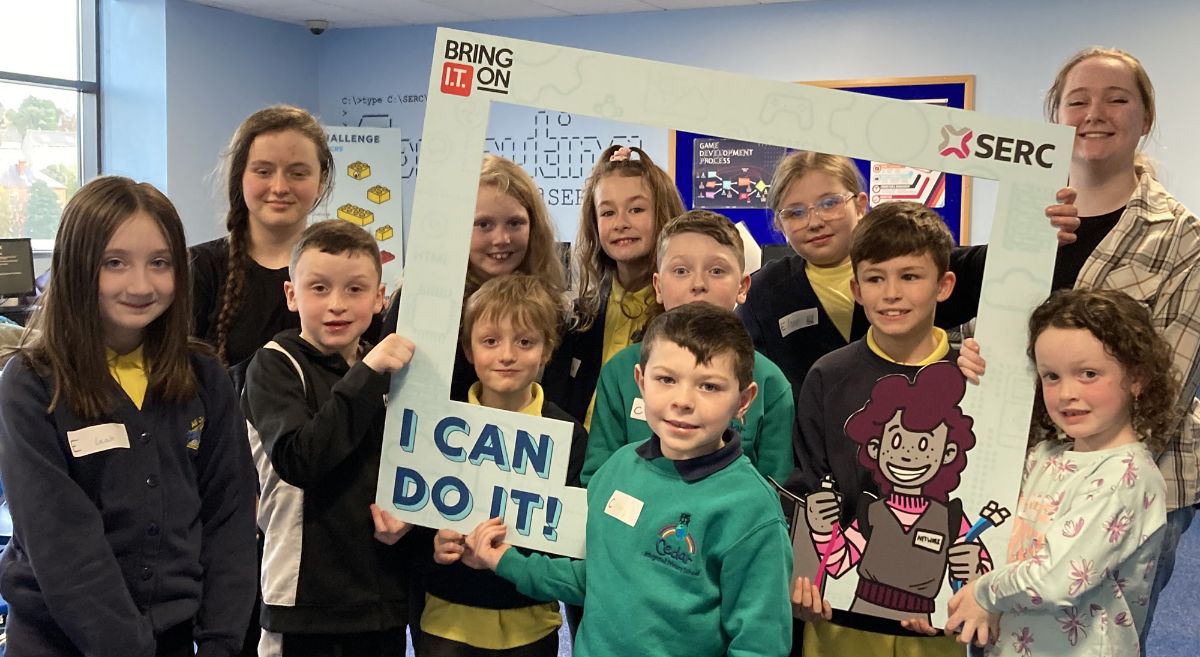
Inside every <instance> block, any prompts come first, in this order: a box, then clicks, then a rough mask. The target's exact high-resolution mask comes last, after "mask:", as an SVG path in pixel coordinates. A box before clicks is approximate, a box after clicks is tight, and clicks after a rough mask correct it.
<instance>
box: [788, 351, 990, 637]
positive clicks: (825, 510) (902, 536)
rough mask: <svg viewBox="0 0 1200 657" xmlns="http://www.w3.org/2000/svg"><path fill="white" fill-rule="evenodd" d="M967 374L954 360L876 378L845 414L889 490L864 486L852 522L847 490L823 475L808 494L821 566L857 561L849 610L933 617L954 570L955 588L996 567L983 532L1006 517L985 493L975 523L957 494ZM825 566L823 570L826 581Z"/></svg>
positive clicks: (831, 568) (964, 447) (850, 565)
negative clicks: (844, 523) (846, 516)
mask: <svg viewBox="0 0 1200 657" xmlns="http://www.w3.org/2000/svg"><path fill="white" fill-rule="evenodd" d="M965 392H966V382H965V380H964V379H963V376H962V374H961V373H960V372H959V371H958V368H957V367H956V366H955V365H953V364H952V363H948V362H938V363H934V364H932V365H928V366H926V367H924V368H922V369H921V370H920V371H919V372H918V373H917V376H916V378H915V379H914V380H912V381H910V380H909V379H908V377H907V376H905V375H903V374H893V375H889V376H886V377H883V378H882V379H879V380H878V381H877V382H876V383H875V385H874V387H873V388H872V390H871V398H870V400H869V401H868V402H867V404H866V405H865V406H863V408H862V409H860V410H858V411H857V412H855V413H854V415H852V416H850V418H849V419H848V420H847V421H846V426H845V433H846V436H847V437H848V438H850V439H851V440H853V441H854V442H856V443H858V444H859V446H860V447H859V449H858V460H859V463H860V464H861V465H862V466H863V467H865V468H866V469H867V471H868V472H870V474H871V476H872V478H873V479H874V480H875V483H876V484H877V485H878V486H879V490H880V492H881V493H882V497H881V498H878V499H876V498H875V497H874V496H871V495H864V496H863V498H862V499H860V500H858V501H857V514H856V518H855V520H854V521H853V522H852V523H851V524H850V526H849V527H839V523H838V519H839V516H840V515H841V509H840V506H841V500H840V496H839V495H838V494H837V493H836V492H835V491H834V488H833V482H832V480H831V479H829V478H826V481H824V482H822V487H821V489H820V490H818V491H815V492H813V493H810V494H809V495H808V496H807V497H806V498H805V506H806V511H805V515H806V518H807V520H808V523H809V529H810V531H811V533H812V540H813V543H814V545H815V547H816V550H817V553H818V554H820V555H821V569H822V570H823V571H824V572H827V573H828V574H829V576H830V577H835V578H838V577H841V576H842V575H844V574H846V573H847V572H850V571H851V570H852V569H854V568H855V566H857V570H858V585H857V588H856V590H855V595H854V602H853V603H852V605H851V607H850V611H853V612H857V613H862V614H868V615H871V616H881V617H884V618H891V619H894V620H905V619H910V618H923V619H924V620H925V621H926V622H931V621H930V617H931V614H932V612H933V611H934V608H935V605H934V600H935V599H936V597H937V595H938V592H939V591H940V590H941V587H942V584H943V582H944V581H946V579H947V574H948V575H949V581H950V582H951V586H953V587H954V588H955V589H957V588H958V587H960V586H961V585H962V584H964V583H966V582H968V581H971V580H973V579H975V578H976V577H978V576H979V575H982V574H983V573H985V572H987V571H988V570H990V569H991V560H990V558H989V557H988V554H987V551H986V550H985V549H984V546H983V544H982V543H980V542H979V541H978V537H979V534H980V533H982V531H983V530H984V529H986V528H987V527H989V526H994V525H998V524H1000V523H1001V522H1003V521H1004V519H1005V518H1007V517H1008V514H1009V512H1008V510H1007V509H1004V508H1002V507H1000V506H999V505H998V504H997V503H996V502H988V504H987V505H986V506H985V507H984V509H983V510H982V511H981V512H980V515H981V518H980V520H979V521H978V522H976V523H975V524H974V525H972V524H971V523H970V522H969V521H968V520H967V519H966V518H965V517H964V515H963V511H962V501H961V500H959V499H956V498H955V499H951V497H950V494H951V493H952V492H953V491H954V490H955V489H956V488H957V487H958V484H959V481H960V478H961V475H962V472H963V470H964V469H965V468H966V466H967V452H968V451H969V450H970V449H971V448H972V447H974V446H975V434H974V432H973V431H972V425H973V420H972V419H971V418H970V417H968V416H966V415H964V414H963V412H962V408H961V407H960V406H959V404H960V403H961V402H962V398H963V394H964V393H965ZM824 572H818V574H817V578H816V581H817V583H818V584H819V583H820V581H821V579H822V578H823V575H824Z"/></svg>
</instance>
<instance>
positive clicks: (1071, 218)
mask: <svg viewBox="0 0 1200 657" xmlns="http://www.w3.org/2000/svg"><path fill="white" fill-rule="evenodd" d="M1076 196H1077V194H1076V193H1075V190H1074V189H1072V188H1070V187H1063V188H1062V189H1060V190H1058V193H1057V194H1055V195H1054V198H1055V200H1056V201H1058V203H1055V204H1054V205H1050V206H1047V207H1046V216H1047V217H1048V218H1049V219H1050V225H1051V226H1054V227H1055V228H1057V229H1058V245H1059V246H1065V245H1067V244H1071V243H1072V242H1074V241H1075V240H1076V239H1078V238H1079V236H1078V235H1076V234H1075V231H1077V230H1079V208H1077V207H1075V197H1076Z"/></svg>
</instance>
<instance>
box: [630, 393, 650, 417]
mask: <svg viewBox="0 0 1200 657" xmlns="http://www.w3.org/2000/svg"><path fill="white" fill-rule="evenodd" d="M629 417H631V418H633V419H635V420H641V421H643V422H645V421H646V402H644V401H642V398H641V397H638V398H637V399H634V400H633V405H632V406H630V407H629Z"/></svg>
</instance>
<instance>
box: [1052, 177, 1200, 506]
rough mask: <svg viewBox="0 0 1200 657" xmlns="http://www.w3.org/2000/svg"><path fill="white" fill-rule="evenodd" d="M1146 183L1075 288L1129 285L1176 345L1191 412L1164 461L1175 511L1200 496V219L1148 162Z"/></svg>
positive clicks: (1184, 402)
mask: <svg viewBox="0 0 1200 657" xmlns="http://www.w3.org/2000/svg"><path fill="white" fill-rule="evenodd" d="M1137 175H1138V184H1137V189H1135V190H1134V192H1133V196H1132V197H1130V199H1129V203H1128V204H1127V205H1126V206H1125V212H1124V213H1122V214H1121V218H1120V219H1119V220H1118V221H1117V225H1116V226H1115V227H1113V229H1112V231H1111V232H1110V233H1109V234H1108V236H1107V237H1105V238H1104V240H1103V241H1101V242H1100V244H1099V245H1098V246H1097V247H1096V249H1095V250H1094V251H1093V252H1092V254H1091V255H1090V256H1089V257H1088V259H1087V262H1085V263H1084V265H1083V269H1081V270H1080V271H1079V277H1078V278H1077V279H1076V281H1075V287H1077V288H1080V287H1102V288H1110V289H1114V290H1121V291H1122V292H1125V293H1126V294H1128V295H1130V296H1131V297H1133V298H1135V299H1137V300H1139V301H1141V302H1142V303H1144V304H1146V306H1147V307H1148V308H1149V309H1150V315H1151V319H1152V321H1153V322H1154V326H1155V328H1157V329H1158V331H1159V334H1160V335H1162V336H1163V338H1165V339H1166V341H1167V343H1168V344H1169V345H1171V349H1172V350H1173V352H1174V362H1175V369H1176V371H1177V372H1178V373H1179V376H1180V378H1181V380H1182V382H1183V388H1182V390H1181V391H1180V395H1179V400H1178V406H1179V410H1180V413H1181V414H1182V415H1183V422H1182V423H1181V425H1180V427H1179V430H1178V433H1177V434H1176V435H1174V436H1171V438H1170V440H1169V441H1168V443H1167V446H1166V448H1165V449H1164V451H1163V453H1162V454H1161V455H1159V457H1158V467H1159V469H1161V470H1162V474H1163V478H1164V479H1166V481H1167V499H1166V503H1167V510H1168V511H1171V510H1174V509H1177V508H1180V507H1184V506H1189V505H1191V504H1193V503H1195V502H1196V501H1197V480H1200V459H1198V458H1197V449H1198V448H1200V401H1197V400H1196V398H1195V397H1196V389H1197V386H1200V220H1198V219H1197V218H1196V215H1194V214H1192V213H1191V212H1189V211H1188V209H1187V208H1185V207H1183V204H1182V203H1180V202H1179V201H1177V200H1175V198H1174V197H1173V196H1171V195H1170V194H1169V193H1168V192H1167V190H1166V189H1164V188H1163V186H1162V185H1160V184H1159V183H1158V181H1157V180H1155V179H1154V178H1153V177H1152V176H1151V175H1150V174H1149V173H1148V172H1146V171H1144V170H1142V169H1141V168H1140V167H1139V168H1138V170H1137Z"/></svg>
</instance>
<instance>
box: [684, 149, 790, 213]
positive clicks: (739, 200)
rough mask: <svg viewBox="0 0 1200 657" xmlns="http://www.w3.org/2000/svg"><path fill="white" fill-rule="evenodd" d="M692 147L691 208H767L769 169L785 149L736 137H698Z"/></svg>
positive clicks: (772, 168)
mask: <svg viewBox="0 0 1200 657" xmlns="http://www.w3.org/2000/svg"><path fill="white" fill-rule="evenodd" d="M692 146H693V148H694V149H695V154H694V155H693V157H692V163H693V165H692V167H693V168H692V180H693V181H694V183H695V187H694V188H693V189H692V207H694V208H705V209H708V210H722V209H727V208H758V209H762V208H765V207H767V194H766V192H767V189H768V188H769V187H770V185H771V172H773V171H774V170H775V165H777V164H779V161H780V160H782V159H783V156H784V155H786V154H787V149H785V148H783V147H782V146H771V145H769V144H754V143H751V142H747V141H739V140H736V139H697V140H696V141H695V142H693V144H692Z"/></svg>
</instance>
